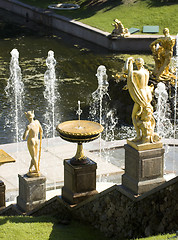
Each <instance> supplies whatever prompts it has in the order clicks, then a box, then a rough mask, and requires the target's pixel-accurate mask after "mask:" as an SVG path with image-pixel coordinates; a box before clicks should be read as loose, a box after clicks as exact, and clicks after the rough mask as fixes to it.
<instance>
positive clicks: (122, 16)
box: [21, 0, 178, 35]
mask: <svg viewBox="0 0 178 240" xmlns="http://www.w3.org/2000/svg"><path fill="white" fill-rule="evenodd" d="M21 1H22V2H24V3H28V4H31V5H34V6H38V7H42V8H47V7H48V5H49V4H53V3H59V2H60V3H62V2H65V3H66V2H67V3H77V4H80V6H81V8H80V9H78V10H73V11H57V10H56V11H55V12H56V13H58V14H60V15H65V16H67V17H70V18H72V19H75V20H78V21H81V22H83V23H86V24H88V25H90V26H93V27H96V28H99V29H102V30H104V31H107V32H112V30H113V26H112V25H111V23H112V22H113V20H114V19H115V18H118V19H119V20H120V21H121V22H122V23H123V24H124V27H127V28H130V27H136V28H139V29H140V30H141V31H142V28H143V26H144V25H159V27H160V31H159V33H160V34H162V31H163V28H165V27H168V28H169V29H170V33H171V34H172V35H173V34H177V33H178V18H177V12H178V3H176V1H175V0H174V1H173V0H172V1H171V0H169V2H164V1H161V0H135V1H134V0H102V1H99V0H93V1H89V0H76V1H74V0H67V1H66V0H61V1H56V0H43V1H39V0H21ZM139 34H140V33H139Z"/></svg>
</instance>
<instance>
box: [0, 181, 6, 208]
mask: <svg viewBox="0 0 178 240" xmlns="http://www.w3.org/2000/svg"><path fill="white" fill-rule="evenodd" d="M5 190H6V187H5V185H4V182H3V181H1V180H0V208H1V207H5V206H6V202H5Z"/></svg>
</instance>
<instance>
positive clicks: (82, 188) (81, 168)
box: [62, 160, 98, 204]
mask: <svg viewBox="0 0 178 240" xmlns="http://www.w3.org/2000/svg"><path fill="white" fill-rule="evenodd" d="M96 168H97V164H96V163H95V162H94V161H92V160H90V161H89V162H88V164H85V165H72V164H71V162H70V160H64V187H63V188H62V198H63V199H64V200H65V201H66V202H69V203H70V204H77V203H79V202H81V201H83V200H85V199H87V198H88V197H91V196H92V195H95V194H96V193H98V192H97V191H96Z"/></svg>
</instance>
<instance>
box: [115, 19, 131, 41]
mask: <svg viewBox="0 0 178 240" xmlns="http://www.w3.org/2000/svg"><path fill="white" fill-rule="evenodd" d="M112 26H114V27H115V29H114V30H113V31H112V33H111V37H112V38H118V37H129V36H130V33H129V30H128V28H124V25H123V24H122V23H121V21H119V20H118V19H115V20H114V23H112Z"/></svg>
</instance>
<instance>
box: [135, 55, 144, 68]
mask: <svg viewBox="0 0 178 240" xmlns="http://www.w3.org/2000/svg"><path fill="white" fill-rule="evenodd" d="M135 64H136V65H137V68H138V69H140V68H141V67H143V65H144V60H143V58H137V59H135Z"/></svg>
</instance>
